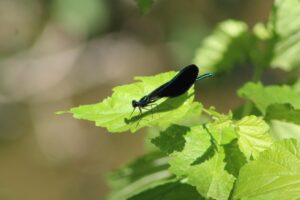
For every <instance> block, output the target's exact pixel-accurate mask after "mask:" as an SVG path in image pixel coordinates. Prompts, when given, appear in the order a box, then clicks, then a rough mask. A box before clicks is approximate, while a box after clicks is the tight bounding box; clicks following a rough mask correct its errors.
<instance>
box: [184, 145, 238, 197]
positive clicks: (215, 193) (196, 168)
mask: <svg viewBox="0 0 300 200" xmlns="http://www.w3.org/2000/svg"><path fill="white" fill-rule="evenodd" d="M224 159H225V153H224V149H223V148H219V151H218V152H217V153H216V154H215V155H214V156H213V157H212V158H211V159H209V160H207V161H205V162H204V163H201V164H199V165H193V166H191V167H190V168H189V169H188V171H187V174H188V175H187V177H188V183H189V184H191V185H193V186H195V187H196V188H197V190H198V192H199V193H200V194H201V195H202V196H204V197H205V198H207V199H208V198H213V199H220V200H227V199H228V197H229V195H230V191H231V190H232V187H233V183H234V181H235V178H234V177H233V176H232V175H230V174H229V173H228V172H227V171H226V170H225V169H224V168H225V162H224Z"/></svg>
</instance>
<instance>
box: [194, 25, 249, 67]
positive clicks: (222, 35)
mask: <svg viewBox="0 0 300 200" xmlns="http://www.w3.org/2000/svg"><path fill="white" fill-rule="evenodd" d="M250 44H251V42H250V37H249V33H248V27H247V24H246V23H244V22H241V21H234V20H227V21H224V22H222V23H220V24H219V25H218V27H217V28H216V29H215V31H214V32H213V34H211V35H210V36H208V37H207V38H206V39H204V41H203V43H202V45H201V46H200V48H199V49H198V50H197V51H196V55H195V58H194V63H195V64H196V65H198V66H200V67H201V69H203V70H204V71H209V72H212V71H216V72H219V71H226V70H229V69H231V68H233V67H234V64H236V63H239V62H242V61H243V60H244V59H245V58H246V56H247V51H249V48H250Z"/></svg>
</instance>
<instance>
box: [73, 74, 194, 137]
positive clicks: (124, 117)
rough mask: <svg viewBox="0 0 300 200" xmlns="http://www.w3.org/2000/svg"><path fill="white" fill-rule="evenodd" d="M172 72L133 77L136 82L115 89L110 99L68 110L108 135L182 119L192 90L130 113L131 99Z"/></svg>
mask: <svg viewBox="0 0 300 200" xmlns="http://www.w3.org/2000/svg"><path fill="white" fill-rule="evenodd" d="M174 75H175V72H168V73H162V74H159V75H156V76H150V77H136V78H135V80H137V81H139V82H137V83H133V84H128V85H123V86H118V87H115V88H114V89H113V94H112V96H111V97H108V98H106V99H104V100H103V101H102V102H100V103H97V104H92V105H83V106H79V107H75V108H71V109H70V111H69V112H70V113H72V114H73V117H74V118H77V119H84V120H89V121H94V122H95V123H96V126H101V127H105V128H107V129H108V131H109V132H124V131H128V130H130V131H131V132H135V131H137V130H138V129H140V128H142V127H145V126H154V125H157V126H161V127H166V126H167V125H169V124H172V123H176V122H177V121H179V120H181V119H182V117H184V116H185V114H186V112H188V110H189V109H190V106H191V104H192V102H193V99H194V89H193V88H191V89H190V90H189V91H188V92H186V93H185V94H183V95H181V96H179V97H176V98H167V99H166V98H164V99H161V100H159V101H157V105H156V106H153V108H152V109H150V110H148V111H144V112H143V113H142V114H141V115H140V114H139V111H138V110H136V111H135V113H134V114H133V115H132V116H131V112H132V110H133V107H132V104H131V102H132V100H139V99H140V98H141V97H143V96H145V95H147V94H149V93H150V92H151V91H153V90H154V89H155V88H157V87H158V86H160V85H162V84H163V83H165V82H167V81H169V80H170V79H171V78H173V77H174Z"/></svg>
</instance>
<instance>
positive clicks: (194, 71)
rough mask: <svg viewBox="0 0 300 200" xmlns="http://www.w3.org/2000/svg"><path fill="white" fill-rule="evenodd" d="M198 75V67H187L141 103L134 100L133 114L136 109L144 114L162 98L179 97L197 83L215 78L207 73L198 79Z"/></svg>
mask: <svg viewBox="0 0 300 200" xmlns="http://www.w3.org/2000/svg"><path fill="white" fill-rule="evenodd" d="M198 73H199V69H198V67H197V66H196V65H194V64H191V65H188V66H186V67H185V68H183V69H182V70H180V71H179V72H178V73H177V74H176V76H174V78H172V79H171V80H170V81H168V82H166V83H164V84H162V85H161V86H159V87H158V88H156V89H155V90H153V91H152V92H151V93H150V94H148V95H146V96H144V97H142V98H141V99H140V100H139V101H136V100H132V107H133V111H132V113H133V112H134V110H135V109H136V108H138V109H139V111H140V113H142V109H145V110H147V109H146V108H145V107H148V106H151V105H153V104H154V102H156V101H157V100H158V99H160V98H163V97H169V98H173V97H178V96H180V95H182V94H184V93H185V92H187V91H188V90H189V89H190V88H191V87H192V85H193V84H194V83H195V82H196V81H198V80H201V79H204V78H208V77H211V76H213V74H212V73H207V74H203V75H201V76H199V77H198ZM132 113H131V114H132Z"/></svg>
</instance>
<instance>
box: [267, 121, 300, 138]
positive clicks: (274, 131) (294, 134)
mask: <svg viewBox="0 0 300 200" xmlns="http://www.w3.org/2000/svg"><path fill="white" fill-rule="evenodd" d="M270 126H271V131H270V133H271V135H272V136H273V138H275V139H285V138H295V139H297V140H299V141H300V125H296V124H293V123H289V122H284V121H278V120H271V123H270Z"/></svg>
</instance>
